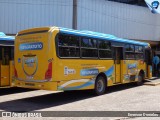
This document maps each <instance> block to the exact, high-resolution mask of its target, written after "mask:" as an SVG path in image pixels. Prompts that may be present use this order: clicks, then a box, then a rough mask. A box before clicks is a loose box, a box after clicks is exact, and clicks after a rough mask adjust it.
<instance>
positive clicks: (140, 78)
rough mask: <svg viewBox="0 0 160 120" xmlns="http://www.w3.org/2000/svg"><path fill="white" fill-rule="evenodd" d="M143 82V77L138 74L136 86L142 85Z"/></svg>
mask: <svg viewBox="0 0 160 120" xmlns="http://www.w3.org/2000/svg"><path fill="white" fill-rule="evenodd" d="M143 81H144V76H143V74H139V75H138V81H137V85H138V86H141V85H143Z"/></svg>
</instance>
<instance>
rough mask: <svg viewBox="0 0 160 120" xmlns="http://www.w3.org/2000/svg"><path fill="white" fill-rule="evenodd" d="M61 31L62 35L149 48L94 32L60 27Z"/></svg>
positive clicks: (146, 44) (143, 43)
mask: <svg viewBox="0 0 160 120" xmlns="http://www.w3.org/2000/svg"><path fill="white" fill-rule="evenodd" d="M59 30H60V33H66V34H72V35H78V36H86V37H92V38H98V39H104V40H110V41H115V42H121V43H129V44H135V45H142V46H149V44H148V43H146V42H139V41H135V40H130V39H122V38H118V37H116V36H114V35H110V34H104V33H99V32H93V31H88V30H73V29H68V28H62V27H59Z"/></svg>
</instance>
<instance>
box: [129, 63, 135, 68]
mask: <svg viewBox="0 0 160 120" xmlns="http://www.w3.org/2000/svg"><path fill="white" fill-rule="evenodd" d="M133 68H137V64H136V63H134V64H128V69H133Z"/></svg>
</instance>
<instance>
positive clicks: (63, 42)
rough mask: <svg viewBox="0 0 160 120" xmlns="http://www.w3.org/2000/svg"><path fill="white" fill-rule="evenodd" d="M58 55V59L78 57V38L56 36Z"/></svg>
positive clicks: (63, 35) (62, 35)
mask: <svg viewBox="0 0 160 120" xmlns="http://www.w3.org/2000/svg"><path fill="white" fill-rule="evenodd" d="M58 53H59V56H60V57H73V58H78V57H80V44H79V37H77V36H72V35H65V34H59V35H58Z"/></svg>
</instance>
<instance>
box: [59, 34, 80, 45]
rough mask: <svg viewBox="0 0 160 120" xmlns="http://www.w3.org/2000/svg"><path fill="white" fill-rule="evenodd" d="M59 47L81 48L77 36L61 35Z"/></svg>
mask: <svg viewBox="0 0 160 120" xmlns="http://www.w3.org/2000/svg"><path fill="white" fill-rule="evenodd" d="M58 39H59V41H58V45H59V46H77V47H78V46H79V40H78V38H77V37H76V36H68V35H59V37H58Z"/></svg>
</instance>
